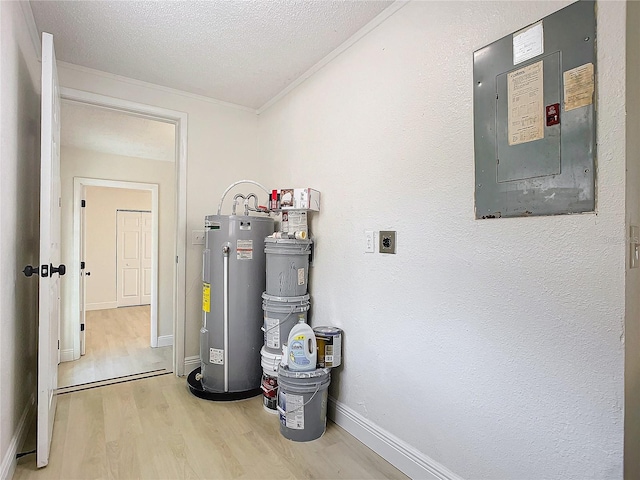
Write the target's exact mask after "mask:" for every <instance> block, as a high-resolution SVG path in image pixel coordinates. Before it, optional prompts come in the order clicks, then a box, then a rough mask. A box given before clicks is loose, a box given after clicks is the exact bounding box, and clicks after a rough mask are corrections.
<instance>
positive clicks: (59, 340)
mask: <svg viewBox="0 0 640 480" xmlns="http://www.w3.org/2000/svg"><path fill="white" fill-rule="evenodd" d="M58 350H60V340H58Z"/></svg>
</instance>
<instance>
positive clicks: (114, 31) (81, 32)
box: [31, 0, 393, 108]
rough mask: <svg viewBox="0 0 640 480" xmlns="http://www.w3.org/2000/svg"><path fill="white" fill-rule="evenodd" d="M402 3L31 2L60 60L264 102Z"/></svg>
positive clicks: (252, 103) (249, 103) (242, 101)
mask: <svg viewBox="0 0 640 480" xmlns="http://www.w3.org/2000/svg"><path fill="white" fill-rule="evenodd" d="M392 3H393V2H392V1H373V0H367V1H352V0H341V1H333V0H304V1H294V0H270V1H264V0H262V1H259V0H246V1H231V0H213V1H204V2H202V1H184V2H173V1H160V2H154V1H151V2H146V1H145V2H138V1H78V2H71V1H31V7H32V10H33V14H34V17H35V20H36V24H37V27H38V30H39V31H40V32H43V31H44V32H49V33H52V34H53V35H54V41H55V46H56V56H57V58H58V60H62V61H65V62H69V63H73V64H76V65H81V66H84V67H89V68H94V69H97V70H102V71H105V72H109V73H113V74H117V75H123V76H126V77H130V78H134V79H137V80H142V81H146V82H151V83H154V84H157V85H163V86H166V87H172V88H176V89H179V90H183V91H186V92H191V93H195V94H199V95H205V96H207V97H211V98H215V99H217V100H221V101H225V102H230V103H234V104H238V105H242V106H246V107H250V108H259V107H261V106H263V105H264V104H265V103H266V102H268V101H269V100H270V99H272V98H273V97H274V96H276V95H277V94H278V93H280V92H281V91H282V90H283V89H284V88H285V87H287V85H289V84H290V83H291V82H293V81H294V80H296V79H297V78H298V77H300V76H301V75H302V74H303V73H304V72H306V71H307V70H308V69H309V68H311V67H312V66H313V65H315V64H316V63H317V62H319V61H320V60H321V59H322V58H323V57H325V56H326V55H328V54H329V53H331V52H332V51H333V50H334V49H336V48H337V47H338V46H340V45H341V44H342V43H343V42H345V41H346V40H347V39H348V38H349V37H351V36H352V35H353V34H354V33H356V32H357V31H358V30H359V29H360V28H362V27H363V26H364V25H366V24H367V23H368V22H369V21H371V20H372V19H373V18H374V17H376V16H377V15H378V14H379V13H380V12H381V11H382V10H384V9H385V8H387V7H388V6H390V5H391V4H392Z"/></svg>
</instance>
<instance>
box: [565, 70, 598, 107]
mask: <svg viewBox="0 0 640 480" xmlns="http://www.w3.org/2000/svg"><path fill="white" fill-rule="evenodd" d="M562 79H563V83H564V109H565V111H567V112H568V111H569V110H573V109H575V108H580V107H585V106H587V105H591V104H592V103H593V91H594V83H595V82H594V76H593V63H585V64H584V65H580V66H579V67H576V68H572V69H571V70H567V71H566V72H564V73H563V74H562Z"/></svg>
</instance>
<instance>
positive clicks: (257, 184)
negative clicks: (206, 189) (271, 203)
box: [218, 180, 269, 215]
mask: <svg viewBox="0 0 640 480" xmlns="http://www.w3.org/2000/svg"><path fill="white" fill-rule="evenodd" d="M241 183H251V184H252V185H256V186H258V187H260V188H261V189H262V190H264V191H265V193H266V194H267V203H268V200H269V190H267V187H265V186H264V185H262V184H260V183H258V182H254V181H253V180H238V181H237V182H234V183H232V184H231V185H229V186H228V187H227V189H226V190H225V191H224V193H223V194H222V197H221V198H220V203H219V204H218V215H220V211H221V210H222V202H224V198H225V197H226V196H227V193H229V191H230V190H231V189H232V188H233V187H235V186H238V185H240V184H241Z"/></svg>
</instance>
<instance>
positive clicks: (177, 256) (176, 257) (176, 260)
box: [176, 255, 178, 263]
mask: <svg viewBox="0 0 640 480" xmlns="http://www.w3.org/2000/svg"><path fill="white" fill-rule="evenodd" d="M176 263H178V256H177V255H176Z"/></svg>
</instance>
